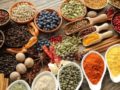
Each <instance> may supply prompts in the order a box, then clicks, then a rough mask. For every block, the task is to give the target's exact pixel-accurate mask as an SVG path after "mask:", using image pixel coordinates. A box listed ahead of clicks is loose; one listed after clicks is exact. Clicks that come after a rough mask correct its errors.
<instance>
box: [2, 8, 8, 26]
mask: <svg viewBox="0 0 120 90" xmlns="http://www.w3.org/2000/svg"><path fill="white" fill-rule="evenodd" d="M0 11H5V12H7V13H8V11H7V10H5V9H0ZM9 21H10V16H9V13H8V19H7V20H6V21H5V22H4V23H3V24H0V27H1V26H4V25H6V24H7V23H8V22H9Z"/></svg>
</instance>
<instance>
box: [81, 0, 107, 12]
mask: <svg viewBox="0 0 120 90" xmlns="http://www.w3.org/2000/svg"><path fill="white" fill-rule="evenodd" d="M82 1H83V2H84V4H85V5H86V6H87V7H88V8H90V9H94V10H100V9H103V8H105V7H106V6H107V5H108V2H109V0H106V1H107V3H106V4H105V5H104V6H102V7H100V8H92V7H90V6H89V5H87V4H86V2H85V1H84V0H82Z"/></svg>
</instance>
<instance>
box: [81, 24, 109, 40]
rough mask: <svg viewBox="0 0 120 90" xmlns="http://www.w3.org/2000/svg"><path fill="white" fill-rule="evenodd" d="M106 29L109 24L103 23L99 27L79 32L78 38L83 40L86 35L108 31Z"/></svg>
mask: <svg viewBox="0 0 120 90" xmlns="http://www.w3.org/2000/svg"><path fill="white" fill-rule="evenodd" d="M108 29H109V24H108V23H104V24H102V25H100V26H96V25H95V26H91V27H88V28H86V29H84V30H81V31H80V32H79V36H80V37H82V38H83V37H85V36H87V35H89V34H91V33H93V32H100V31H103V30H108Z"/></svg>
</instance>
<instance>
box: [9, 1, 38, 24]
mask: <svg viewBox="0 0 120 90" xmlns="http://www.w3.org/2000/svg"><path fill="white" fill-rule="evenodd" d="M22 3H27V4H29V5H30V6H32V7H33V9H34V10H35V14H36V12H37V11H36V8H35V7H34V5H33V4H32V3H30V2H27V1H21V2H17V3H15V4H14V5H13V6H12V7H11V8H10V9H9V14H10V17H11V19H12V20H13V21H14V22H17V23H19V24H25V23H29V22H31V21H32V20H33V19H34V16H33V17H31V19H30V20H26V21H16V20H15V19H14V18H13V17H12V9H13V8H14V7H16V6H17V5H19V4H22Z"/></svg>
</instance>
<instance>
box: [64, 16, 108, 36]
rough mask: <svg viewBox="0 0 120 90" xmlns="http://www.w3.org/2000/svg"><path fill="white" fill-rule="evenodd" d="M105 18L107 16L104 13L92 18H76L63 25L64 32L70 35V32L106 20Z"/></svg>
mask: <svg viewBox="0 0 120 90" xmlns="http://www.w3.org/2000/svg"><path fill="white" fill-rule="evenodd" d="M107 19H108V17H107V15H106V14H101V15H99V16H97V17H94V18H90V17H86V18H84V19H82V20H76V21H73V22H70V23H67V24H66V25H65V27H64V30H65V34H66V35H71V34H74V33H77V32H79V31H80V30H83V29H85V28H88V27H90V26H92V25H94V24H97V23H102V22H105V21H107Z"/></svg>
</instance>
